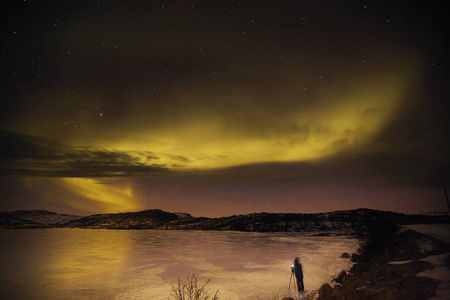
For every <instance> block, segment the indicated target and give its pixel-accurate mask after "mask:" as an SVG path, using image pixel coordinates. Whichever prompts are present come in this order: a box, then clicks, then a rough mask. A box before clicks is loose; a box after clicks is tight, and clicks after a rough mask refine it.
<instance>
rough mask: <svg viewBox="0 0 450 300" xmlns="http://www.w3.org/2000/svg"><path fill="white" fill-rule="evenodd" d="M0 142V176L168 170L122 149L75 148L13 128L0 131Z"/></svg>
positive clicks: (122, 174) (125, 174)
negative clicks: (19, 131)
mask: <svg viewBox="0 0 450 300" xmlns="http://www.w3.org/2000/svg"><path fill="white" fill-rule="evenodd" d="M0 145H1V146H0V175H1V176H42V177H129V176H149V175H156V174H159V175H161V174H167V173H168V172H169V171H168V169H167V168H166V166H165V165H164V164H157V163H145V164H144V163H141V162H140V160H139V157H135V156H132V155H130V154H129V153H126V152H123V151H105V150H100V149H92V148H82V149H77V148H75V147H69V146H64V145H62V144H58V143H54V142H51V141H49V140H47V139H44V138H40V137H35V136H30V135H24V134H19V133H15V132H8V131H2V132H0ZM140 154H142V153H140ZM146 158H147V161H148V160H154V161H156V160H157V159H158V157H156V156H154V155H147V156H146Z"/></svg>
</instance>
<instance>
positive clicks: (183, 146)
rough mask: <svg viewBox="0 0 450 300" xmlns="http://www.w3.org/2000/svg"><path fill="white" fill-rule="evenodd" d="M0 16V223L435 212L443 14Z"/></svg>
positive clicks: (106, 8) (101, 12)
mask: <svg viewBox="0 0 450 300" xmlns="http://www.w3.org/2000/svg"><path fill="white" fill-rule="evenodd" d="M5 6H6V8H5V9H4V10H3V13H2V14H3V15H2V20H3V21H2V22H3V27H2V36H3V38H2V83H3V84H2V91H3V93H2V94H3V95H4V97H2V98H3V100H2V104H1V113H0V117H1V122H0V126H1V127H0V130H1V133H0V137H1V140H2V142H1V147H2V148H1V157H0V160H1V165H0V175H1V177H0V193H1V194H0V210H16V209H47V210H51V211H57V212H62V213H77V214H90V213H103V212H124V211H136V210H143V209H149V208H160V209H163V210H166V211H186V212H189V213H191V214H193V215H196V216H200V215H205V216H223V215H230V214H240V213H250V212H260V211H269V212H318V211H332V210H339V209H353V208H360V207H368V208H374V209H383V210H392V211H398V212H409V213H419V212H420V213H424V212H433V211H444V210H446V203H445V196H444V194H443V191H442V182H443V181H444V182H447V183H448V185H450V180H449V179H450V173H449V170H450V160H449V157H450V155H449V154H450V151H449V150H450V132H449V128H450V126H449V122H448V121H447V119H448V114H449V112H450V109H449V104H448V87H447V86H446V84H447V83H448V65H447V59H448V58H447V57H446V51H445V47H444V46H445V41H446V40H448V29H447V28H448V21H447V20H446V16H445V11H446V8H447V4H442V5H440V4H437V3H434V4H433V3H428V2H427V1H418V2H414V3H408V4H407V5H406V4H403V3H397V2H394V1H348V2H344V3H342V2H340V1H277V2H270V1H242V2H239V1H85V2H79V1H65V2H64V3H59V2H58V1H6V4H5Z"/></svg>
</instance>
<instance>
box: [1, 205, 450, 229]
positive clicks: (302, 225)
mask: <svg viewBox="0 0 450 300" xmlns="http://www.w3.org/2000/svg"><path fill="white" fill-rule="evenodd" d="M374 218H376V219H386V220H390V221H394V222H396V223H397V224H401V225H408V224H428V223H450V216H448V215H445V216H429V215H404V214H400V213H394V212H388V211H379V210H371V209H356V210H346V211H335V212H329V213H312V214H300V213H253V214H247V215H234V216H229V217H221V218H206V217H199V218H194V217H192V216H191V215H190V214H188V213H180V212H177V213H170V212H165V211H162V210H160V209H150V210H144V211H139V212H127V213H115V214H113V213H111V214H95V215H90V216H87V217H81V216H75V215H67V214H57V213H54V212H49V211H44V210H33V211H24V210H21V211H15V212H0V227H2V228H92V229H160V230H218V231H225V230H229V231H248V232H323V231H339V232H342V231H348V232H350V231H353V230H354V229H355V228H357V227H358V226H360V224H361V223H363V222H365V221H366V220H370V219H374Z"/></svg>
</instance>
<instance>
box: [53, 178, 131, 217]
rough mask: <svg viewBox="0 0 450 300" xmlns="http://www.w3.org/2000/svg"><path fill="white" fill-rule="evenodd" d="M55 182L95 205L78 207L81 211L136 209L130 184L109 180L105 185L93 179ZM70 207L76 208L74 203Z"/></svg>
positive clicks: (69, 179) (123, 210)
mask: <svg viewBox="0 0 450 300" xmlns="http://www.w3.org/2000/svg"><path fill="white" fill-rule="evenodd" d="M55 182H56V183H57V184H59V185H62V186H63V187H65V188H66V189H68V190H70V191H71V192H73V193H75V194H77V195H80V196H82V197H83V198H87V199H89V200H91V201H93V203H94V204H95V205H91V207H90V208H88V207H86V205H85V204H83V206H82V207H79V208H81V209H87V210H88V211H89V210H92V208H93V207H95V206H101V207H103V210H104V211H107V212H111V213H114V212H126V211H135V210H136V209H137V208H138V205H137V204H136V199H135V198H134V197H133V190H132V186H131V184H129V183H124V182H123V181H120V183H117V182H114V180H112V181H111V180H109V182H107V183H105V182H104V180H103V181H102V180H99V179H95V178H61V179H55ZM71 206H74V207H77V205H76V203H72V204H71Z"/></svg>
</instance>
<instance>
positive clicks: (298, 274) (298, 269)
mask: <svg viewBox="0 0 450 300" xmlns="http://www.w3.org/2000/svg"><path fill="white" fill-rule="evenodd" d="M292 273H294V275H295V278H296V279H297V289H298V291H299V292H302V291H304V290H305V285H304V284H303V270H302V264H301V263H300V258H298V257H296V258H295V260H294V266H293V267H292Z"/></svg>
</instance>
